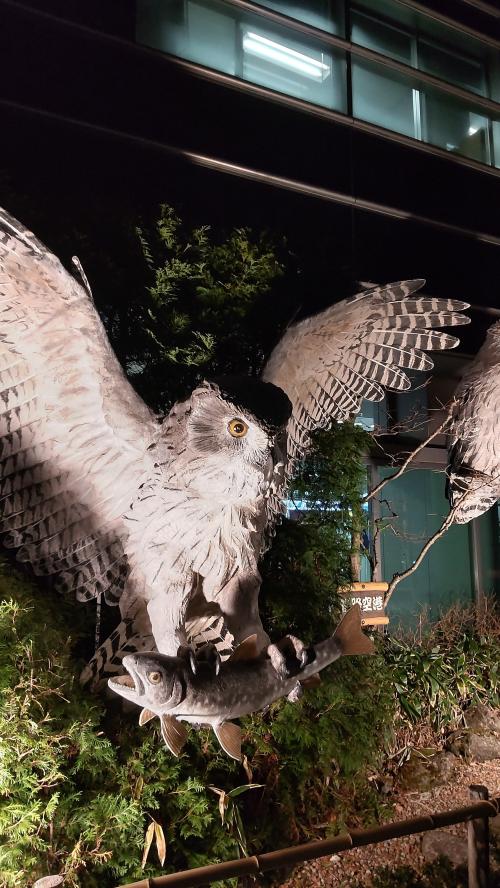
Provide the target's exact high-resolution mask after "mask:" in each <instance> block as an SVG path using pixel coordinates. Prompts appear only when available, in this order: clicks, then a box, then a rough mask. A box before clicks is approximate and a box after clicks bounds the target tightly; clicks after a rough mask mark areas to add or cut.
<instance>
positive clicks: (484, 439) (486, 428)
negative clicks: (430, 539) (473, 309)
mask: <svg viewBox="0 0 500 888" xmlns="http://www.w3.org/2000/svg"><path fill="white" fill-rule="evenodd" d="M449 444H450V465H449V467H448V484H447V492H448V497H449V499H450V502H451V505H452V506H453V507H454V509H455V516H454V520H455V522H456V523H457V524H467V523H468V522H469V521H471V520H472V519H473V518H478V517H479V515H482V514H483V512H486V511H487V510H488V509H489V508H491V506H493V505H494V504H495V503H496V502H497V500H498V499H500V321H497V322H496V323H495V324H493V325H492V326H491V327H490V328H489V330H488V332H487V334H486V340H485V342H484V344H483V346H482V347H481V349H480V350H479V352H478V354H477V355H476V357H475V358H474V360H473V361H472V363H471V365H470V366H469V367H468V368H467V370H466V371H465V373H464V375H463V377H462V379H461V381H460V383H459V385H458V387H457V390H456V392H455V397H454V405H453V407H452V415H451V425H450V430H449Z"/></svg>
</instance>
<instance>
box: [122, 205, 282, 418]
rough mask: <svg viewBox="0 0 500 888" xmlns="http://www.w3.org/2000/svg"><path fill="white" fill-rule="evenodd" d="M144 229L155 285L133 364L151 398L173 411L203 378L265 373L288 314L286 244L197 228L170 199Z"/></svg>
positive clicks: (149, 277) (138, 316)
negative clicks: (283, 295) (281, 291)
mask: <svg viewBox="0 0 500 888" xmlns="http://www.w3.org/2000/svg"><path fill="white" fill-rule="evenodd" d="M137 233H138V237H139V239H140V244H141V246H142V252H143V257H144V260H145V266H146V275H145V279H146V281H147V284H148V285H147V292H146V294H141V300H140V302H139V303H138V304H137V305H136V306H135V309H134V314H135V321H136V323H135V339H136V344H133V343H132V342H131V343H130V346H131V348H132V353H131V354H130V355H128V356H127V360H126V363H127V368H128V371H129V373H130V374H131V376H132V378H133V381H134V384H136V385H138V387H139V388H140V389H141V390H142V391H143V392H144V393H145V396H146V397H147V399H148V400H149V402H150V403H151V402H152V400H153V401H154V402H155V406H157V407H158V408H160V409H165V408H166V407H167V406H170V405H171V404H172V402H173V401H175V400H177V399H178V398H179V396H180V395H181V394H182V393H183V392H184V391H191V390H192V389H193V388H194V387H195V385H196V383H197V382H198V381H199V380H200V378H201V377H205V378H206V377H208V378H211V377H213V376H218V375H220V374H224V373H242V374H244V375H249V374H250V375H256V374H257V373H259V372H260V370H261V369H262V366H263V362H264V351H265V349H266V347H267V348H269V347H270V346H271V345H272V344H274V343H273V339H271V340H270V342H269V341H266V337H268V336H269V335H271V337H273V338H274V337H275V336H276V330H277V325H278V324H279V323H280V322H281V323H285V322H286V321H287V320H288V316H287V315H286V314H285V316H284V317H283V316H281V315H280V311H281V306H280V300H279V299H278V298H277V297H276V292H275V291H276V284H277V282H278V281H279V279H280V278H281V277H282V276H283V274H284V265H283V261H282V260H281V258H279V256H278V254H279V253H280V254H281V253H284V252H285V251H284V248H283V246H282V245H281V244H278V243H277V241H276V239H274V240H273V239H271V238H270V237H269V236H267V235H266V234H263V233H261V234H254V233H252V232H251V231H250V230H249V229H246V228H237V229H233V230H232V231H230V232H229V233H227V234H221V233H217V232H214V231H212V230H211V229H210V227H209V226H207V225H204V226H200V227H198V228H193V229H191V230H190V229H188V228H187V227H186V226H185V225H184V224H183V223H182V221H181V219H180V218H179V216H178V215H177V213H176V212H175V210H174V209H173V208H172V207H170V206H166V205H163V206H162V207H161V212H160V216H159V218H158V220H157V221H156V224H155V225H154V226H151V225H150V226H145V227H142V228H138V229H137ZM271 288H273V298H272V299H270V298H269V294H270V292H271ZM288 310H289V309H288ZM286 311H287V310H286V308H285V312H286ZM263 314H265V317H266V324H265V325H263V324H262V317H263ZM137 334H139V337H138V336H137ZM137 340H138V344H139V350H138V349H137Z"/></svg>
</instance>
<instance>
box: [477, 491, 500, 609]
mask: <svg viewBox="0 0 500 888" xmlns="http://www.w3.org/2000/svg"><path fill="white" fill-rule="evenodd" d="M498 519H499V506H496V507H495V508H493V509H489V510H488V511H487V512H485V513H484V515H481V516H480V518H477V519H476V520H475V521H474V525H475V528H474V529H475V531H476V534H475V542H476V562H477V566H476V570H477V574H478V582H479V586H480V589H481V591H482V592H483V593H484V594H485V595H487V596H488V597H490V598H498V596H499V594H500V523H499V520H498Z"/></svg>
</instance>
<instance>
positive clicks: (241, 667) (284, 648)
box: [108, 605, 374, 761]
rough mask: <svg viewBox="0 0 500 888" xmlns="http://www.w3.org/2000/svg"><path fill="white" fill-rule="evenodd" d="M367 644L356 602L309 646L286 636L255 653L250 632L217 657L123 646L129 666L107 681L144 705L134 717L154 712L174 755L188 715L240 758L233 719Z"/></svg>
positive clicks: (293, 691) (367, 648)
mask: <svg viewBox="0 0 500 888" xmlns="http://www.w3.org/2000/svg"><path fill="white" fill-rule="evenodd" d="M290 642H291V643H290ZM373 652H374V646H373V642H372V641H371V639H370V638H368V637H367V636H366V635H365V634H364V633H363V631H362V629H361V611H360V608H359V605H355V606H354V607H352V608H350V610H349V611H348V612H347V613H346V614H345V616H344V617H343V619H342V620H341V622H340V623H339V625H338V626H337V628H336V630H335V632H334V633H333V635H332V636H331V637H330V638H328V639H327V640H326V641H322V642H320V643H319V644H316V645H313V646H312V647H310V648H305V646H304V645H303V644H302V643H301V642H299V641H298V639H295V638H294V637H293V636H286V638H285V639H283V641H282V642H280V643H279V644H278V645H270V646H269V647H268V648H267V651H264V652H262V653H260V654H259V653H258V650H257V645H256V636H250V637H249V638H247V639H245V641H243V642H242V643H241V644H240V645H239V646H238V647H237V648H236V649H235V650H234V651H233V653H232V655H231V656H230V657H229V659H227V660H225V661H224V662H223V663H221V662H220V660H219V659H218V658H215V659H211V658H207V661H206V662H204V661H203V659H201V658H199V659H197V660H196V661H195V660H194V659H193V658H192V657H191V658H190V657H189V656H180V657H169V656H165V655H164V654H158V653H156V652H152V653H143V652H142V653H136V654H127V655H126V656H125V657H124V658H123V665H124V667H125V668H126V670H127V673H128V674H126V675H121V676H118V677H115V678H110V679H109V681H108V685H109V687H110V688H111V689H112V690H113V691H115V692H116V693H117V694H119V695H120V696H121V697H124V698H125V699H126V700H130V701H132V702H133V703H137V705H138V706H141V707H142V711H141V714H140V717H139V724H140V725H144V724H146V722H148V721H150V720H151V719H152V718H154V717H155V716H158V718H159V719H160V721H161V732H162V736H163V739H164V741H165V743H166V745H167V746H168V748H169V749H170V751H171V752H172V753H173V754H174V755H176V756H178V755H180V753H181V751H182V749H183V747H184V744H185V743H186V740H187V736H188V734H187V730H186V728H185V727H184V725H183V724H182V722H188V723H191V724H195V725H209V726H210V727H212V728H213V731H214V733H215V736H216V737H217V739H218V741H219V743H220V745H221V746H222V748H223V750H224V751H225V752H226V753H227V754H228V755H229V756H231V757H232V758H234V759H236V760H237V761H241V728H240V727H239V726H238V725H236V724H234V722H233V721H232V719H234V718H239V717H240V716H243V715H248V714H249V713H251V712H256V711H259V710H261V709H265V708H266V707H268V706H269V705H270V704H271V703H274V701H275V700H279V699H280V697H285V696H287V697H289V698H290V699H292V700H295V699H297V697H298V696H299V694H300V689H301V686H302V685H304V686H306V687H307V686H308V685H312V684H316V683H319V676H318V672H320V670H321V669H324V668H325V667H326V666H329V665H330V663H333V662H334V661H335V660H338V659H339V657H343V656H344V657H345V656H350V655H353V654H372V653H373Z"/></svg>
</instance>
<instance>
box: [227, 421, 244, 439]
mask: <svg viewBox="0 0 500 888" xmlns="http://www.w3.org/2000/svg"><path fill="white" fill-rule="evenodd" d="M227 430H228V432H229V434H230V435H232V436H233V438H244V437H245V435H246V433H247V432H248V426H247V424H246V422H243V420H242V419H232V420H231V422H228V424H227Z"/></svg>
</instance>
